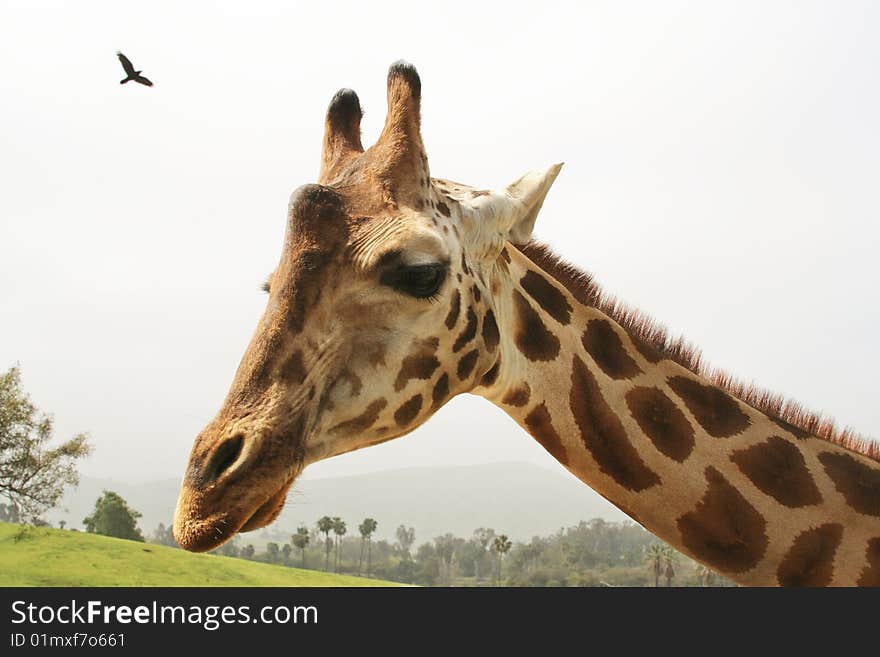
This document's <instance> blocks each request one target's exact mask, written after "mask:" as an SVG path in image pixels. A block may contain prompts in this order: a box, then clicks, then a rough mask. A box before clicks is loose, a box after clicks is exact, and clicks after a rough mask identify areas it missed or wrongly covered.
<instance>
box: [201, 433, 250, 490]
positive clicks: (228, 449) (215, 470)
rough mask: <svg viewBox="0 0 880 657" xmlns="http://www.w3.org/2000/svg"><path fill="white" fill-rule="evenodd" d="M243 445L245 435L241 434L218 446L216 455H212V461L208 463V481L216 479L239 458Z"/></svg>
mask: <svg viewBox="0 0 880 657" xmlns="http://www.w3.org/2000/svg"><path fill="white" fill-rule="evenodd" d="M243 445H244V436H242V435H241V434H239V435H237V436H234V437H232V438H230V439H229V440H227V441H226V442H224V443H223V444H222V445H220V447H218V448H217V451H216V452H214V456H212V457H211V462H210V463H209V464H208V469H207V472H206V473H205V474H206V479H207V481H208V483H211V482H214V481H216V480H217V479H218V478H219V477H220V475H222V474H223V473H224V472H226V470H228V469H229V467H230V466H231V465H232V464H233V463H235V461H236V460H238V457H239V455H240V454H241V448H242V446H243Z"/></svg>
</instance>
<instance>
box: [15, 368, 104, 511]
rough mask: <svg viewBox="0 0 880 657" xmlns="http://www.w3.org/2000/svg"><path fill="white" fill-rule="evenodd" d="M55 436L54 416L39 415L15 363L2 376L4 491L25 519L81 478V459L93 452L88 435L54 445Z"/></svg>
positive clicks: (44, 507) (54, 502) (42, 508)
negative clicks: (24, 387)
mask: <svg viewBox="0 0 880 657" xmlns="http://www.w3.org/2000/svg"><path fill="white" fill-rule="evenodd" d="M51 440H52V418H51V416H48V415H40V414H39V411H38V409H37V407H36V406H34V405H33V404H32V403H31V401H30V398H29V397H28V396H27V394H26V393H25V392H24V391H23V390H22V389H21V373H20V371H19V369H18V367H12V368H10V369H9V371H7V372H6V373H5V374H3V375H0V496H3V497H5V498H6V499H7V500H9V501H10V502H11V503H12V504H13V505H14V506H15V507H16V514H17V515H18V516H19V519H20V520H27V521H31V522H33V521H35V520H36V519H37V518H39V516H40V514H41V513H43V512H44V511H46V510H47V509H49V508H51V507H53V506H55V505H56V504H57V503H58V501H59V500H60V499H61V495H62V494H63V493H64V488H65V487H67V486H75V485H76V484H78V483H79V475H78V473H77V470H76V462H77V460H78V459H80V458H82V457H84V456H86V455H87V454H88V453H89V452H90V451H91V447H90V446H89V444H88V439H87V437H86V435H85V434H78V435H76V436H74V437H73V438H71V439H70V440H67V441H65V442H63V443H61V444H60V445H58V446H57V447H52V448H50V447H49V442H50V441H51ZM7 517H8V516H7Z"/></svg>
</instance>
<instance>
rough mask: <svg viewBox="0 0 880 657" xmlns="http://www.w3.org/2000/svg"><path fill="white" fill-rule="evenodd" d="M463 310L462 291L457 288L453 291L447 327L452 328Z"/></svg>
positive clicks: (447, 316)
mask: <svg viewBox="0 0 880 657" xmlns="http://www.w3.org/2000/svg"><path fill="white" fill-rule="evenodd" d="M460 312H461V292H459V291H458V290H455V291H454V292H453V293H452V301H450V302H449V314H447V315H446V328H448V329H451V328H452V327H453V326H455V323H456V322H457V321H458V314H459V313H460Z"/></svg>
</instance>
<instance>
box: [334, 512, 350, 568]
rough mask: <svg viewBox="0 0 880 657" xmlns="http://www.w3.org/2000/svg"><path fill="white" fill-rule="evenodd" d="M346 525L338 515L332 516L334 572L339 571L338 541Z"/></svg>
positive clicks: (343, 533)
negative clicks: (334, 538)
mask: <svg viewBox="0 0 880 657" xmlns="http://www.w3.org/2000/svg"><path fill="white" fill-rule="evenodd" d="M347 529H348V528H347V527H346V526H345V521H344V520H343V519H342V518H340V517H339V516H334V518H333V533H334V534H336V563H335V565H334V567H333V570H334V571H335V572H337V573H338V572H339V542H340V540H341V539H342V537H343V536H345V532H346V531H347Z"/></svg>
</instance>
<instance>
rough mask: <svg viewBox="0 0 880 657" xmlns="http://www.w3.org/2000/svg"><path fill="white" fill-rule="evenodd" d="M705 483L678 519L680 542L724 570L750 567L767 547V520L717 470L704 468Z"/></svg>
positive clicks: (698, 556) (701, 558)
mask: <svg viewBox="0 0 880 657" xmlns="http://www.w3.org/2000/svg"><path fill="white" fill-rule="evenodd" d="M706 481H707V482H708V484H709V486H708V489H707V490H706V494H705V495H703V497H702V499H701V500H700V501H699V502H698V503H697V506H696V508H695V509H694V510H693V511H691V512H690V513H686V514H684V515H683V516H681V517H680V518H679V519H678V529H679V531H680V532H681V539H682V543H683V544H684V546H685V547H686V548H687V549H688V550H690V551H691V552H692V553H693V555H694V556H695V557H696V558H697V559H699V560H700V561H704V562H706V563H707V564H709V565H710V566H712V567H713V568H716V569H718V570H720V571H722V572H726V573H742V572H745V571H746V570H749V569H750V568H753V567H754V566H755V565H756V564H757V563H758V562H759V561H760V560H761V558H762V557H763V556H764V553H765V552H766V551H767V542H768V540H767V532H766V527H767V523H766V522H765V521H764V518H762V517H761V514H760V513H758V512H757V511H756V510H755V509H754V507H752V505H751V504H749V503H748V502H747V501H746V499H745V498H744V497H743V496H742V494H741V493H740V492H739V491H738V490H736V488H734V487H733V486H731V485H730V484H729V483H728V482H727V480H726V479H725V478H724V477H723V476H722V475H721V473H720V472H718V470H716V469H715V468H713V467H712V466H709V467H707V468H706Z"/></svg>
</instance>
